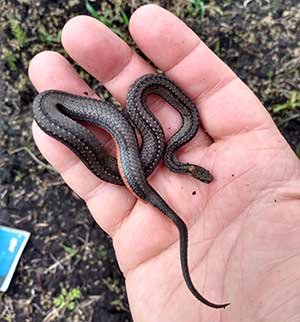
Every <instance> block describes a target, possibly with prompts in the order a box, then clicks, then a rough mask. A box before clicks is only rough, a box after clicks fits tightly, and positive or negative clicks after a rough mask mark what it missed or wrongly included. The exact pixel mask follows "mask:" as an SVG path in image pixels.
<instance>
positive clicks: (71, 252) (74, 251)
mask: <svg viewBox="0 0 300 322" xmlns="http://www.w3.org/2000/svg"><path fill="white" fill-rule="evenodd" d="M63 247H64V251H65V252H66V253H67V254H68V255H70V256H71V257H73V256H75V255H76V254H77V252H78V250H77V249H76V248H73V247H69V246H65V245H63Z"/></svg>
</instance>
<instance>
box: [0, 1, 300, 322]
mask: <svg viewBox="0 0 300 322" xmlns="http://www.w3.org/2000/svg"><path fill="white" fill-rule="evenodd" d="M146 3H149V2H148V1H139V0H131V1H126V2H125V1H123V2H122V1H121V0H119V1H117V0H116V1H90V2H87V1H83V0H68V1H67V0H66V1H53V0H52V1H46V0H40V1H35V0H18V1H17V0H2V1H1V2H0V12H1V13H0V28H1V33H0V46H1V50H0V54H1V61H0V70H1V77H0V137H1V142H0V196H1V198H0V224H3V225H7V226H11V227H16V228H22V229H26V230H28V231H30V232H31V233H32V236H31V238H30V241H29V243H28V245H27V247H26V250H25V252H24V254H23V256H22V259H21V261H20V264H19V266H18V269H17V272H16V274H15V276H14V278H13V281H12V284H11V286H10V288H9V290H8V291H7V292H6V293H5V294H1V295H0V322H2V321H22V322H26V321H34V322H35V321H37V322H39V321H48V322H49V321H93V322H101V321H105V322H119V321H120V322H126V321H131V317H130V312H129V308H128V303H127V299H126V293H125V288H124V279H123V277H122V274H121V272H120V271H119V268H118V265H117V263H116V259H115V255H114V251H113V249H112V243H111V240H110V238H109V237H107V236H106V234H105V233H104V232H103V231H101V230H100V229H99V228H98V226H97V225H96V224H95V222H94V221H93V219H92V218H91V216H90V215H89V212H88V210H87V209H86V207H85V204H84V203H83V202H82V201H81V200H80V199H79V198H78V196H76V195H75V194H74V193H73V192H72V191H71V190H70V189H69V188H68V187H66V185H65V184H64V183H63V181H62V179H61V178H60V177H59V175H57V174H56V173H55V172H54V171H53V169H52V168H51V167H50V166H49V165H47V163H46V162H45V161H44V160H43V158H42V156H41V155H40V154H39V152H38V150H37V149H36V147H35V145H34V143H33V139H32V135H31V122H32V100H33V97H34V95H35V94H36V92H35V91H34V89H33V88H32V85H31V84H30V81H29V80H28V77H27V68H28V64H29V61H30V59H31V58H32V57H33V56H34V55H35V54H36V53H38V52H40V51H41V50H45V49H48V50H56V51H59V52H61V53H63V50H62V48H61V45H60V42H59V41H60V30H61V29H62V27H63V25H64V23H65V22H66V21H67V20H68V19H69V18H70V17H73V16H76V15H78V14H88V15H94V16H95V17H97V18H98V19H101V20H102V21H103V22H105V23H106V24H107V25H109V26H110V27H111V28H113V30H114V31H115V32H117V33H118V34H119V35H120V36H121V37H123V38H124V39H125V40H126V41H127V42H128V43H129V44H131V45H132V46H134V44H133V42H132V40H131V39H130V37H129V34H128V32H127V23H128V18H129V17H130V15H131V14H132V12H133V11H134V10H135V9H136V8H137V7H138V6H140V5H142V4H146ZM156 3H160V5H161V6H164V7H165V8H167V9H169V10H170V11H172V12H173V13H175V14H176V15H178V16H179V17H180V18H182V19H183V20H184V21H185V22H186V23H187V24H188V25H190V26H191V27H192V28H193V29H194V30H195V31H196V32H197V33H198V34H199V35H200V36H201V38H202V39H203V40H204V41H205V42H206V43H207V44H208V45H209V46H210V48H211V49H213V50H214V51H215V53H216V54H217V55H219V56H220V57H221V58H222V59H223V60H225V62H226V63H228V64H229V65H230V67H231V68H233V69H234V71H235V72H236V73H237V74H238V75H239V76H240V77H241V78H242V79H243V80H244V81H245V82H246V84H247V85H248V86H249V87H250V88H251V89H252V90H253V91H254V92H255V93H256V94H257V95H258V97H259V98H260V99H261V100H262V101H263V103H264V104H265V106H266V108H267V109H268V111H269V112H270V113H271V115H272V117H273V118H274V120H275V122H276V123H277V125H278V127H279V128H280V130H281V131H282V133H283V134H284V136H285V137H286V139H287V140H288V142H289V143H290V145H291V146H292V148H293V149H294V151H295V152H296V153H297V154H298V155H299V152H300V88H299V85H300V58H299V57H300V47H299V43H300V39H299V38H300V34H299V32H298V33H297V28H298V30H299V26H300V3H299V1H298V0H278V1H263V0H253V1H251V0H244V1H236V0H224V1H221V0H212V1H203V0H193V1H184V0H179V1H172V0H169V1H167V0H165V1H160V2H159V1H156ZM63 54H64V53H63ZM76 68H77V69H78V71H79V72H80V74H81V75H82V77H84V79H86V81H87V82H88V83H89V84H90V85H91V86H92V87H93V88H94V89H95V90H96V91H97V92H98V93H99V94H102V96H104V97H106V98H109V95H108V94H107V93H105V92H104V89H103V88H102V87H101V85H99V84H98V83H97V82H96V81H95V80H94V79H93V78H91V77H90V76H89V75H87V74H86V73H85V72H83V71H82V70H80V69H79V67H78V66H76ZM111 215H112V216H113V214H111Z"/></svg>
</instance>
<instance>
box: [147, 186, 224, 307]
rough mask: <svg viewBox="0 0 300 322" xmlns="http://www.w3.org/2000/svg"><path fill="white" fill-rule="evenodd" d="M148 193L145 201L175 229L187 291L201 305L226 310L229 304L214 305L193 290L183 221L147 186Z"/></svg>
mask: <svg viewBox="0 0 300 322" xmlns="http://www.w3.org/2000/svg"><path fill="white" fill-rule="evenodd" d="M149 189H150V191H149V192H148V193H147V195H146V196H145V201H147V202H149V203H150V204H152V205H153V206H154V207H155V208H157V209H159V210H160V211H161V212H162V213H163V214H164V215H166V216H167V217H168V218H169V219H170V220H171V221H172V222H173V223H174V224H175V225H176V227H177V229H178V232H179V240H180V261H181V269H182V273H183V277H184V280H185V283H186V285H187V287H188V289H189V290H190V291H191V293H192V294H193V295H194V296H195V297H196V298H197V299H198V300H199V301H200V302H202V303H203V304H206V305H207V306H209V307H212V308H215V309H222V308H226V306H228V305H229V304H230V303H225V304H215V303H212V302H210V301H208V300H207V299H206V298H205V297H203V296H202V295H201V294H200V293H199V292H198V291H197V289H196V288H195V286H194V284H193V282H192V279H191V276H190V273H189V268H188V230H187V227H186V224H185V223H184V221H183V220H182V219H181V218H180V217H179V216H178V215H176V213H175V212H174V211H173V210H172V209H171V208H170V207H169V206H168V205H167V203H166V202H165V201H164V200H163V198H162V197H161V196H160V195H159V194H158V193H157V192H156V191H155V190H153V189H152V188H151V187H150V186H149Z"/></svg>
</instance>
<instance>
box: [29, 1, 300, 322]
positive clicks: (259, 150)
mask: <svg viewBox="0 0 300 322" xmlns="http://www.w3.org/2000/svg"><path fill="white" fill-rule="evenodd" d="M130 32H131V35H132V37H133V39H134V41H135V42H136V43H137V45H138V47H139V48H140V49H141V50H142V51H143V52H144V53H145V54H146V55H147V56H148V57H149V58H150V59H151V60H152V62H153V63H155V64H156V65H157V66H158V67H159V68H160V69H161V70H162V71H164V72H165V74H166V75H167V76H168V77H169V78H170V79H172V80H173V81H175V82H176V83H177V84H178V85H179V86H180V87H182V89H183V90H184V91H185V92H186V93H187V94H188V95H189V96H190V97H191V98H192V99H193V100H194V101H195V103H196V104H197V106H198V108H199V113H200V117H201V121H202V125H203V127H204V129H205V131H206V132H207V134H203V132H202V131H201V132H199V134H198V135H197V136H196V138H194V139H193V140H192V141H191V142H190V143H189V144H187V145H186V146H185V147H184V148H182V149H181V151H180V154H179V157H180V159H181V160H183V161H189V162H190V163H195V164H199V165H201V166H203V167H205V168H207V169H209V170H210V171H211V173H212V174H213V175H214V177H215V180H214V181H213V182H212V183H211V184H209V185H205V184H203V183H201V182H198V181H197V180H195V179H193V178H191V177H188V176H182V175H178V174H174V173H171V172H170V171H168V170H167V169H166V168H165V167H164V166H161V167H159V169H158V170H157V171H156V172H155V174H154V175H152V176H151V177H150V178H149V182H150V184H151V185H152V186H153V187H154V188H155V189H156V190H157V191H158V192H159V193H160V194H161V195H162V197H163V198H164V199H165V200H166V202H167V203H168V204H169V205H170V206H171V207H172V208H173V209H174V210H175V212H176V213H177V214H178V215H179V216H180V217H181V218H182V219H183V220H184V221H185V222H186V224H187V226H188V228H189V254H190V256H189V266H190V272H191V275H192V279H193V282H194V284H195V286H196V287H197V289H198V290H199V291H200V293H202V294H203V295H204V296H205V297H206V298H207V299H209V300H210V301H212V302H215V303H224V302H231V305H230V306H229V307H227V308H226V309H225V310H214V309H211V308H208V307H206V306H205V305H203V304H201V303H200V302H198V301H197V300H196V299H195V298H194V297H193V295H192V294H191V293H190V292H189V290H188V289H187V287H186V285H185V283H184V281H183V277H182V272H181V268H180V261H179V245H178V244H179V241H178V232H177V230H176V228H175V226H174V225H173V224H172V223H171V222H170V221H169V220H168V219H167V218H166V217H165V216H164V215H162V214H161V213H160V212H158V211H157V210H155V209H154V208H153V207H151V206H150V205H148V204H144V203H143V202H141V201H138V200H136V199H135V197H134V196H133V195H131V194H130V193H129V192H128V190H127V189H126V188H124V187H119V186H114V185H111V184H108V183H105V182H102V181H101V180H99V179H98V178H96V177H95V176H94V175H93V174H92V173H91V172H90V171H88V169H87V168H86V167H85V166H84V165H83V164H82V163H81V162H80V161H79V160H78V158H77V157H76V156H75V155H74V154H73V153H72V152H70V151H69V150H68V149H67V148H66V147H65V146H63V145H62V144H60V143H59V142H57V141H55V140H54V139H52V138H50V137H49V136H47V135H46V134H45V133H43V132H42V131H41V130H40V129H39V128H38V126H37V125H36V124H35V123H34V124H33V134H34V138H35V141H36V143H37V145H38V147H39V149H40V150H41V152H42V153H43V155H44V156H45V157H46V158H47V159H48V160H49V162H50V163H52V165H53V166H54V167H55V168H56V169H57V170H58V171H59V172H60V173H61V175H62V176H63V178H64V180H65V181H66V182H67V184H68V185H69V186H70V187H71V188H72V189H73V190H74V191H75V192H77V193H78V194H79V195H80V196H81V197H82V198H83V199H84V200H85V201H86V203H87V205H88V207H89V209H90V211H91V213H92V215H93V216H94V218H95V219H96V221H97V222H98V224H99V225H100V226H101V227H102V228H103V229H104V230H106V231H107V233H109V234H110V235H111V236H112V238H113V241H114V247H115V250H116V254H117V258H118V261H119V264H120V267H121V269H122V271H123V273H124V275H125V277H126V285H127V291H128V297H129V302H130V307H131V312H132V315H133V318H134V320H135V321H136V322H146V321H147V322H148V321H161V322H171V321H175V322H178V321H185V322H196V321H197V322H198V321H228V322H229V321H230V322H235V321H243V322H247V321H264V322H266V321H272V322H274V321H276V322H280V321H288V320H289V319H292V318H293V317H294V318H295V316H298V315H299V314H300V306H299V299H300V298H299V287H300V279H299V277H300V271H299V265H300V255H299V249H300V234H299V229H300V216H299V215H300V163H299V160H298V159H297V157H296V155H295V154H294V153H293V152H292V150H291V149H290V147H289V146H288V144H287V143H286V141H285V140H284V139H283V137H282V136H281V134H280V133H279V131H278V129H277V128H276V126H275V124H274V123H273V121H272V119H271V117H270V116H269V114H268V113H267V111H266V110H265V108H264V107H263V106H262V105H261V103H260V102H259V101H258V99H257V98H256V97H255V95H254V94H253V93H252V92H251V91H250V90H249V88H247V86H246V85H245V84H243V83H242V81H241V80H240V79H239V78H237V76H236V75H235V74H234V73H233V72H232V71H231V70H230V69H229V68H228V67H227V66H226V65H225V64H224V63H223V62H222V61H221V60H220V59H218V58H217V57H216V56H215V55H214V54H213V52H211V51H210V50H209V49H208V48H207V47H206V46H205V44H204V43H203V42H201V40H200V39H199V38H198V37H197V36H196V35H195V34H194V33H193V32H192V31H191V30H190V29H189V28H188V27H187V26H186V25H185V24H184V23H183V22H181V21H180V20H179V19H178V18H176V17H175V16H173V15H172V14H170V13H169V12H167V11H166V10H164V9H162V8H160V7H158V6H155V5H147V6H143V7H141V8H139V9H138V10H137V11H136V12H135V13H134V15H133V16H132V18H131V21H130ZM62 42H63V46H64V48H65V49H66V51H67V52H68V54H69V55H70V56H71V57H72V58H73V59H74V60H75V61H76V62H77V63H78V64H79V65H81V66H82V67H83V68H84V69H86V70H87V71H88V72H89V73H90V74H92V75H93V76H94V77H95V78H97V79H98V80H99V81H100V82H101V83H103V84H104V86H105V87H106V88H107V89H108V90H109V91H110V92H111V93H112V94H113V95H114V96H115V97H116V99H117V100H118V101H120V102H121V104H123V105H124V102H125V98H126V94H127V91H128V87H129V86H130V84H131V83H132V82H133V81H134V80H135V79H136V78H137V77H139V76H141V75H143V74H146V73H150V72H153V68H152V67H151V66H150V65H149V64H148V63H146V62H145V61H144V60H143V59H142V58H141V57H140V56H138V55H137V54H136V53H134V52H133V51H132V50H131V49H130V48H129V47H128V46H127V45H126V44H125V43H124V42H123V41H122V40H120V39H119V38H118V37H117V36H116V35H115V34H114V33H112V32H111V31H110V30H109V29H108V28H107V27H105V26H104V25H102V24H101V23H99V22H98V21H96V20H95V19H93V18H90V17H86V16H79V17H76V18H73V19H71V20H70V21H69V22H68V23H67V24H66V26H65V27H64V29H63V34H62ZM41 71H42V72H41ZM29 75H30V78H31V80H32V82H33V84H34V86H35V87H36V88H37V90H38V91H42V90H46V89H50V88H52V89H53V88H54V89H60V90H65V91H67V92H71V93H75V94H80V95H84V92H87V93H88V94H89V96H94V97H96V95H95V94H94V93H93V92H92V90H91V89H90V88H89V87H88V86H87V84H85V83H84V81H83V80H82V79H80V77H79V76H78V74H77V73H76V72H75V71H74V70H73V68H72V66H71V65H70V64H69V63H68V62H67V60H66V59H64V58H63V57H62V56H60V55H59V54H57V53H54V52H43V53H40V54H38V55H37V56H35V57H34V59H33V60H32V62H31V64H30V68H29ZM150 105H151V109H152V110H153V111H154V112H155V114H156V115H157V116H158V118H159V120H160V121H161V123H162V125H163V127H164V130H165V133H166V137H167V138H168V137H170V135H171V134H172V133H174V131H176V128H177V127H178V126H179V124H180V120H179V117H178V115H177V113H176V112H175V111H174V109H171V108H170V107H169V106H168V105H167V104H166V103H165V102H163V101H162V100H151V102H150ZM93 130H94V131H95V132H96V134H97V135H98V136H99V138H100V139H101V140H103V139H104V140H105V141H106V142H107V145H112V142H111V139H109V138H108V137H107V135H106V134H104V133H103V132H102V131H101V130H99V129H93Z"/></svg>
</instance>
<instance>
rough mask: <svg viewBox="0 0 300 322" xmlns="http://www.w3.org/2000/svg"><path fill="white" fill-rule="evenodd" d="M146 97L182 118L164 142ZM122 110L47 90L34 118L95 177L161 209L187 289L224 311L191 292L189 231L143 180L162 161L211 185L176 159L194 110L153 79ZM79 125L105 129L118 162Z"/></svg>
mask: <svg viewBox="0 0 300 322" xmlns="http://www.w3.org/2000/svg"><path fill="white" fill-rule="evenodd" d="M150 94H156V95H159V96H160V97H162V98H163V99H164V100H165V101H167V102H168V103H169V104H170V105H171V106H172V107H174V108H175V109H176V110H177V111H178V112H179V113H180V115H181V118H182V125H181V127H180V129H179V130H178V131H177V132H176V133H175V134H174V135H173V136H172V137H171V138H170V139H169V141H168V142H167V143H165V137H164V132H163V129H162V127H161V125H160V123H159V121H158V120H157V119H156V117H155V116H154V115H153V113H152V112H151V111H150V110H149V108H148V107H147V102H146V99H147V97H148V95H150ZM126 106H127V111H121V110H119V109H117V108H116V106H115V105H113V104H112V103H109V102H103V101H100V100H97V99H92V98H88V97H82V96H77V95H72V94H69V93H65V92H62V91H57V90H47V91H44V92H41V93H40V94H38V95H37V96H36V98H35V100H34V102H33V113H34V119H35V121H36V122H37V124H38V125H39V126H40V128H41V129H42V130H43V131H45V132H46V133H47V134H48V135H50V136H52V137H54V138H56V139H57V140H59V141H61V142H62V143H63V144H65V145H66V146H68V147H69V148H70V149H71V150H72V151H73V152H74V153H75V154H76V155H77V156H78V157H79V158H80V159H81V160H82V162H83V163H84V164H85V165H86V166H87V167H88V168H89V169H90V170H91V171H92V172H93V173H94V174H95V175H96V176H97V177H99V178H101V179H102V180H104V181H107V182H110V183H113V184H117V185H122V184H125V185H126V186H127V188H128V189H129V190H130V191H131V192H132V193H133V194H135V195H136V196H137V197H138V198H140V199H142V200H144V201H145V202H147V203H150V204H151V205H153V206H154V207H156V208H157V209H159V210H160V211H161V212H162V213H163V214H164V215H166V216H167V217H168V218H169V219H170V220H171V221H172V222H173V223H174V224H175V225H176V227H177V229H178V231H179V239H180V259H181V267H182V272H183V277H184V280H185V282H186V285H187V287H188V288H189V290H190V291H191V292H192V294H193V295H194V296H195V297H196V298H197V299H198V300H199V301H201V302H202V303H204V304H206V305H208V306H210V307H213V308H225V307H226V306H227V305H228V303H226V304H215V303H212V302H210V301H208V300H207V299H205V298H204V297H203V296H202V295H201V294H200V293H199V292H198V291H197V290H196V288H195V287H194V285H193V283H192V280H191V277H190V274H189V269H188V256H187V249H188V230H187V227H186V225H185V223H184V222H183V220H182V219H181V218H180V217H179V216H178V215H177V214H176V213H175V212H174V211H173V210H172V209H171V208H170V207H169V206H168V205H167V203H166V202H165V201H164V200H163V198H162V197H161V196H160V195H159V194H158V193H157V192H156V191H155V190H154V189H153V188H152V187H151V186H150V185H149V183H148V181H147V176H149V175H150V174H151V173H152V172H153V171H154V169H155V167H156V166H157V164H158V162H159V161H160V160H161V158H162V157H164V161H165V164H166V165H167V167H168V168H169V169H170V170H171V171H174V172H176V173H186V174H190V175H192V176H193V177H195V178H197V179H199V180H201V181H203V182H205V183H209V182H211V181H212V176H211V174H210V173H209V171H208V170H206V169H204V168H202V167H200V166H197V165H192V164H188V163H182V162H180V161H179V160H178V159H177V158H176V156H175V152H176V150H177V149H178V148H180V147H181V146H182V145H184V144H185V143H187V142H189V141H190V140H191V139H192V138H193V137H194V136H195V134H196V132H197V130H198V128H199V117H198V112H197V109H196V107H195V105H194V104H193V102H192V101H191V99H190V98H189V97H188V96H187V95H186V94H185V93H184V92H183V91H182V90H181V89H180V88H179V87H177V86H176V85H175V84H174V83H173V82H171V81H170V80H169V79H168V78H167V77H165V76H164V75H153V74H147V75H144V76H142V77H140V78H139V79H137V80H136V82H135V83H134V84H133V85H132V86H131V87H130V89H129V92H128V96H127V101H126ZM78 121H84V122H88V123H90V124H93V125H97V126H99V127H101V128H102V129H104V130H106V131H107V132H108V133H109V134H110V135H111V136H112V137H113V139H114V140H115V142H116V147H117V158H113V157H112V156H111V155H109V154H108V153H107V152H106V150H105V149H104V147H103V145H102V144H101V143H100V142H99V141H98V140H97V139H96V137H95V135H94V134H93V133H92V132H90V131H89V130H88V129H86V128H85V127H83V126H82V125H80V124H79V123H78ZM136 130H137V131H138V132H139V133H140V135H141V138H142V143H141V146H139V145H138V141H137V136H136Z"/></svg>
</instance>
